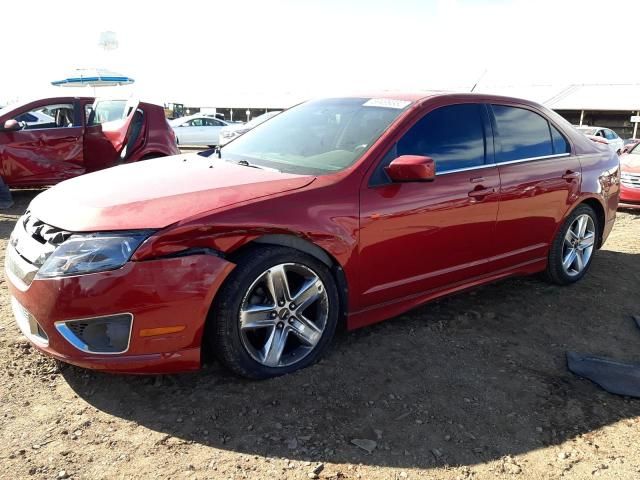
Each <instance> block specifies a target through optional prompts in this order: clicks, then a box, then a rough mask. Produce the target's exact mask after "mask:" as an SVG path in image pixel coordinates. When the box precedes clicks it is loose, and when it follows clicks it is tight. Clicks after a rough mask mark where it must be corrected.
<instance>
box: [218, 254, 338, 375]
mask: <svg viewBox="0 0 640 480" xmlns="http://www.w3.org/2000/svg"><path fill="white" fill-rule="evenodd" d="M339 311H340V308H339V298H338V291H337V288H336V285H335V281H334V279H333V276H332V275H331V272H330V271H329V269H328V268H327V267H326V266H325V265H324V264H323V263H322V262H320V261H318V260H316V259H315V258H313V257H310V256H308V255H306V254H304V253H302V252H299V251H297V250H293V249H289V248H284V247H278V246H273V247H271V246H268V247H264V248H260V249H258V250H253V251H251V252H250V253H249V254H247V255H245V256H243V258H241V259H240V260H239V262H238V266H237V267H236V269H235V270H234V271H233V272H232V273H231V275H230V277H229V279H228V280H227V282H226V283H225V285H224V286H223V288H222V289H221V291H220V293H219V295H218V299H217V301H216V302H215V303H214V308H213V310H212V318H210V320H209V322H210V325H208V327H209V328H208V330H207V334H206V335H207V341H208V342H209V344H210V345H211V347H212V348H213V351H214V353H215V354H216V355H217V356H218V358H219V359H220V360H221V361H222V363H224V364H225V365H226V366H227V367H229V368H230V369H231V370H232V371H234V372H235V373H237V374H239V375H242V376H245V377H249V378H256V379H261V378H269V377H275V376H278V375H284V374H286V373H290V372H293V371H295V370H298V369H300V368H304V367H306V366H308V365H310V364H312V363H313V362H315V361H316V360H318V359H319V358H320V356H321V355H322V354H323V353H324V352H325V351H326V350H327V348H328V346H329V344H330V342H331V339H332V338H333V335H334V333H335V330H336V325H337V322H338V315H339Z"/></svg>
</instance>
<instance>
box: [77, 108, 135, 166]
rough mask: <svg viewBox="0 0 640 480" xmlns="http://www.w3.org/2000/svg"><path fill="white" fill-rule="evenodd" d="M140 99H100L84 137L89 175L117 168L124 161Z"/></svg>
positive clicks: (92, 111) (91, 115) (88, 122)
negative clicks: (97, 171) (124, 151)
mask: <svg viewBox="0 0 640 480" xmlns="http://www.w3.org/2000/svg"><path fill="white" fill-rule="evenodd" d="M138 105H139V102H138V101H137V100H128V101H125V100H104V99H97V100H96V101H95V102H94V104H93V107H92V109H91V114H90V115H89V118H88V121H87V127H86V132H85V135H84V150H85V152H84V157H85V165H86V171H87V172H93V171H96V170H101V169H103V168H108V167H113V166H115V165H118V164H120V163H121V162H122V158H121V154H122V153H123V150H124V148H125V147H126V145H127V139H128V135H129V134H130V127H131V123H132V121H133V119H134V117H136V115H135V114H136V111H137V110H138Z"/></svg>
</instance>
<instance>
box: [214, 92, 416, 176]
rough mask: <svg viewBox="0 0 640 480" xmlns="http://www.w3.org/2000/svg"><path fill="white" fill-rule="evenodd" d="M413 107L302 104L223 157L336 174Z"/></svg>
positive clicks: (363, 102)
mask: <svg viewBox="0 0 640 480" xmlns="http://www.w3.org/2000/svg"><path fill="white" fill-rule="evenodd" d="M410 104H411V102H409V101H405V100H393V99H385V98H381V99H376V98H331V99H324V100H316V101H311V102H307V103H303V104H300V105H298V106H296V107H293V108H291V109H289V110H286V111H284V112H282V113H280V114H279V115H277V116H275V117H273V118H272V119H271V120H269V121H268V122H265V123H263V124H261V125H258V126H257V127H256V128H253V129H252V130H249V131H248V132H247V133H245V134H244V135H242V136H240V137H238V138H237V139H236V140H234V141H233V142H231V143H229V144H227V145H225V146H224V147H222V148H221V149H220V155H221V157H222V159H223V160H227V161H231V162H249V163H250V164H252V165H255V166H258V167H267V168H275V169H277V170H280V171H283V172H288V173H301V174H325V173H330V172H337V171H339V170H342V169H344V168H347V167H349V166H350V165H352V164H354V163H355V162H356V161H357V160H358V159H359V158H360V157H362V155H363V154H364V153H365V152H366V151H367V149H368V148H369V147H370V146H371V145H373V143H374V142H375V141H376V140H377V139H378V138H379V137H380V135H382V133H383V132H384V131H385V130H386V129H387V128H389V126H390V125H391V124H392V123H393V121H394V120H396V118H398V116H399V115H400V114H401V113H402V112H403V111H404V110H405V109H406V108H407V107H409V105H410Z"/></svg>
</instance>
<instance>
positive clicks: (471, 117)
mask: <svg viewBox="0 0 640 480" xmlns="http://www.w3.org/2000/svg"><path fill="white" fill-rule="evenodd" d="M481 108H482V106H481V105H479V104H461V105H450V106H447V107H441V108H438V109H436V110H434V111H432V112H430V113H428V114H427V115H426V116H425V117H423V118H422V119H421V120H419V121H418V123H416V124H415V125H414V126H413V127H411V129H410V130H409V131H408V132H407V133H406V134H405V135H404V136H403V137H402V138H401V139H400V140H399V141H398V144H397V156H400V155H423V156H427V157H431V158H433V160H434V162H435V164H436V172H437V173H442V172H447V171H450V170H456V169H459V168H469V167H476V166H480V165H483V164H484V163H485V156H486V144H485V133H484V127H483V125H484V123H483V117H482V112H481Z"/></svg>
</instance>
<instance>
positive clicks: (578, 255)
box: [562, 214, 596, 277]
mask: <svg viewBox="0 0 640 480" xmlns="http://www.w3.org/2000/svg"><path fill="white" fill-rule="evenodd" d="M595 240H596V231H595V226H594V223H593V219H592V218H591V216H589V215H586V214H583V215H579V216H578V217H576V218H575V220H574V221H573V222H571V225H570V226H569V229H568V230H567V233H566V234H565V237H564V243H563V246H562V268H563V270H564V272H565V273H566V274H567V275H569V276H570V277H575V276H576V275H580V273H582V272H583V271H584V269H585V268H586V267H587V265H588V264H589V260H590V259H591V255H592V253H593V248H594V246H595Z"/></svg>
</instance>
